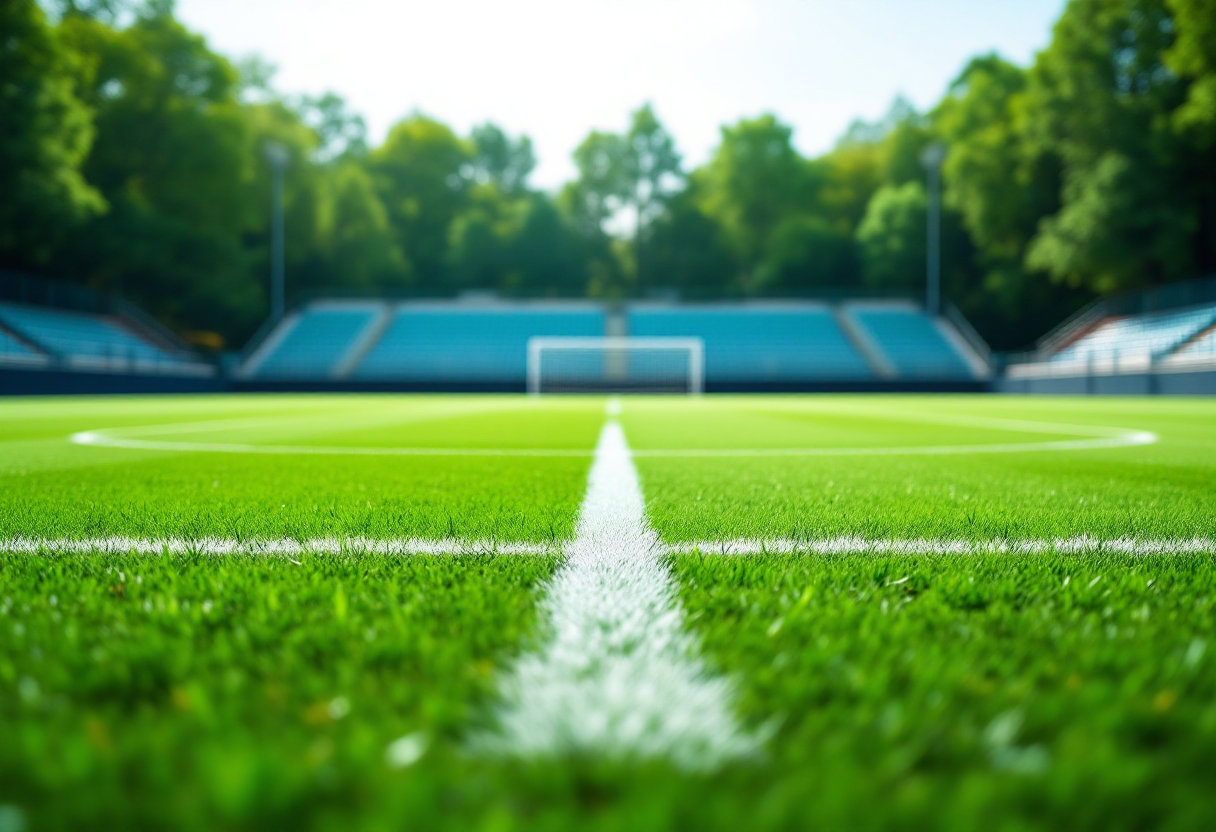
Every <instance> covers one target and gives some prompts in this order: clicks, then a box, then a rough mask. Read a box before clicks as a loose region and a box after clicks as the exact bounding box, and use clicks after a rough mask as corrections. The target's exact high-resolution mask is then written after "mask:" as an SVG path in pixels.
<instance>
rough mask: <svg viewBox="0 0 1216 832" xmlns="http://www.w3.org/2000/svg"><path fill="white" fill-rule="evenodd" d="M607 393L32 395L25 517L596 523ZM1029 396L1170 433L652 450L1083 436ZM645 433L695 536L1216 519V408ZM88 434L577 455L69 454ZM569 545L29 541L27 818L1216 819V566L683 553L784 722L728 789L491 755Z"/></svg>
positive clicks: (255, 825)
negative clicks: (109, 548) (539, 607)
mask: <svg viewBox="0 0 1216 832" xmlns="http://www.w3.org/2000/svg"><path fill="white" fill-rule="evenodd" d="M603 410H604V403H603V400H600V399H593V398H591V399H557V400H554V399H544V400H540V401H529V400H526V399H523V398H518V397H442V396H369V397H360V396H333V397H322V396H315V397H314V396H262V397H258V396H251V397H236V396H233V397H209V398H208V397H202V398H199V397H169V398H110V399H105V398H97V399H59V400H37V399H31V400H25V401H0V538H11V537H14V536H35V537H55V538H59V537H63V538H74V539H80V538H85V537H93V536H108V535H132V536H142V537H163V536H170V535H173V536H182V537H187V538H201V537H204V536H218V537H224V538H255V539H274V538H278V537H291V538H295V539H299V540H307V539H309V538H315V537H329V536H338V537H342V536H348V535H358V536H367V537H372V538H401V537H414V536H417V537H424V538H439V537H449V536H451V537H457V538H462V539H468V540H485V539H494V540H498V541H501V542H540V543H545V542H552V543H556V542H560V541H562V540H565V539H568V538H569V537H570V536H571V535H572V533H573V523H574V518H575V516H576V514H577V509H578V505H579V502H580V500H581V498H582V495H583V491H584V489H585V485H586V475H587V470H588V467H589V465H590V461H591V458H590V455H589V453H590V450H591V449H592V448H593V447H594V444H595V441H596V436H597V434H598V432H599V429H600V426H601V424H602V423H603V419H604V416H603ZM993 419H1004V420H1025V421H1032V422H1048V423H1056V424H1057V425H1066V426H1067V425H1072V426H1077V425H1080V426H1097V427H1099V428H1108V429H1116V428H1121V429H1131V430H1142V431H1153V432H1155V433H1157V434H1158V435H1159V436H1160V442H1158V443H1157V444H1152V445H1143V446H1138V447H1122V448H1106V449H1089V450H1077V451H1059V450H1056V451H1028V452H1024V453H1016V454H960V455H949V456H932V455H930V456H877V455H868V454H858V455H850V456H753V457H748V456H737V457H727V458H697V457H687V456H662V455H658V456H656V455H646V452H648V451H650V452H654V451H680V450H685V451H687V450H690V449H691V450H695V449H723V448H726V449H748V448H892V447H905V446H926V445H971V444H974V445H985V444H993V443H1023V442H1024V443H1034V442H1043V441H1053V440H1069V439H1076V438H1077V436H1076V435H1075V434H1070V433H1068V432H1067V430H1068V429H1067V428H1066V427H1062V428H1058V430H1059V431H1060V432H1059V433H1056V432H1054V431H1055V430H1057V429H1053V428H1050V427H1042V426H1040V427H1038V428H1037V429H1035V430H1031V429H1029V428H1030V426H1027V425H1021V426H1017V425H997V424H995V423H993V422H992V421H991V420H993ZM985 420H987V421H985ZM622 421H623V424H624V426H625V430H626V433H627V435H628V437H629V440H630V443H631V445H632V446H633V447H634V449H635V450H637V451H639V452H640V455H639V456H638V458H637V466H638V469H639V471H640V473H641V476H642V480H643V486H644V488H645V492H646V498H647V503H648V510H649V514H650V517H651V521H652V522H653V524H654V525H655V527H656V528H657V529H658V531H659V532H660V533H661V534H662V535H663V537H664V538H666V539H667V540H669V541H713V540H718V539H732V538H769V539H771V538H776V537H794V538H800V539H822V538H831V537H836V536H840V535H849V536H863V537H868V538H892V537H894V538H909V537H921V536H925V537H932V538H950V539H957V540H982V541H988V540H992V539H995V538H1008V539H1012V540H1017V539H1024V538H1034V539H1043V538H1052V537H1059V536H1071V535H1078V534H1088V535H1091V536H1096V537H1099V538H1112V537H1122V536H1127V535H1135V536H1139V537H1142V538H1154V539H1164V540H1171V539H1191V538H1194V537H1196V536H1207V537H1212V536H1216V514H1214V512H1213V510H1212V507H1213V496H1214V494H1216V491H1214V488H1213V484H1214V483H1216V439H1214V438H1213V436H1212V429H1211V426H1212V425H1213V424H1216V403H1212V402H1209V401H1206V400H1192V401H1185V400H1146V399H1115V400H1101V399H1094V400H1070V399H1034V398H1015V397H991V398H989V397H937V398H933V397H916V396H889V397H845V396H839V397H828V396H823V397H801V396H791V397H769V398H765V397H720V398H716V397H707V398H705V399H703V400H700V401H694V400H685V399H654V400H647V399H627V400H626V401H625V406H624V413H623V415H622ZM186 423H189V424H186ZM194 423H202V424H194ZM84 430H108V431H112V435H115V436H131V437H139V436H143V437H146V438H147V439H161V440H168V441H189V442H202V443H216V442H219V443H234V442H235V443H247V444H257V445H292V446H301V445H302V446H317V447H328V448H341V447H355V448H359V447H384V448H393V447H397V448H401V447H410V448H425V447H430V448H482V449H486V448H491V449H492V448H501V449H516V450H519V449H528V448H542V449H557V450H563V451H570V452H573V454H574V455H571V456H540V457H518V456H501V457H498V456H357V455H342V454H339V455H290V454H233V453H202V452H190V451H184V450H181V451H170V450H133V449H124V448H110V447H94V446H81V445H76V444H71V443H70V442H68V441H67V438H66V437H67V436H68V435H69V434H71V433H74V432H78V431H84ZM165 431H176V432H165ZM294 561H299V562H298V563H296V562H294ZM555 563H556V559H555V558H554V557H547V556H531V557H500V556H460V557H456V556H425V557H423V556H410V557H381V556H375V555H344V556H318V555H302V556H299V557H297V558H292V559H288V558H283V557H215V556H212V557H207V556H199V555H168V554H165V555H143V556H141V555H114V554H109V555H107V554H92V555H71V556H67V555H0V828H3V824H5V823H9V822H10V821H11V820H12V819H13V818H14V817H18V814H15V813H19V816H20V817H21V818H23V819H24V821H25V824H26V826H27V828H29V829H116V828H127V829H158V828H182V829H219V828H233V829H264V828H300V829H335V830H336V829H342V830H347V829H368V830H378V829H397V828H409V827H413V828H426V829H496V830H497V829H516V828H518V829H523V828H527V829H567V828H582V829H604V830H608V829H619V828H629V829H643V830H645V829H654V830H660V829H671V828H688V829H694V828H695V829H731V830H733V829H742V828H750V829H773V830H777V829H807V828H830V829H850V830H854V829H909V830H912V829H927V828H937V829H951V830H953V829H958V830H966V829H976V828H984V829H997V830H1011V832H1012V830H1022V829H1032V828H1053V829H1069V830H1074V829H1095V830H1098V829H1102V830H1107V829H1116V830H1119V829H1127V830H1133V829H1145V828H1154V829H1169V830H1206V829H1209V828H1210V827H1211V823H1210V820H1211V817H1210V816H1211V809H1210V807H1211V798H1210V794H1211V793H1212V790H1213V788H1216V780H1214V779H1213V775H1212V772H1213V771H1216V751H1214V749H1216V636H1213V633H1216V609H1214V604H1216V562H1214V560H1213V554H1201V555H1189V556H1152V557H1126V556H1101V555H1084V556H1073V555H1061V554H1042V555H1033V556H1026V555H1021V556H1012V555H1002V556H977V557H907V556H899V557H896V556H877V555H852V556H816V557H805V556H803V557H797V556H763V557H761V556H747V557H722V556H699V555H684V556H678V557H676V558H674V559H673V568H674V570H675V573H676V575H677V577H678V579H679V582H680V586H681V592H682V598H683V603H684V605H685V608H686V611H687V612H688V614H689V626H690V627H691V628H692V629H693V630H694V631H695V633H696V634H697V635H698V636H699V637H700V638H701V639H702V642H703V649H704V653H705V657H706V659H707V660H708V662H709V663H710V664H711V665H712V666H713V667H714V668H716V669H717V670H719V671H721V672H723V673H726V674H728V675H730V676H731V677H732V678H734V679H735V681H736V682H737V685H738V688H739V693H740V700H739V715H740V718H741V719H742V720H743V721H744V722H745V723H747V724H748V725H750V726H753V727H756V726H764V725H768V726H772V727H775V730H776V732H775V734H774V735H773V737H772V738H771V740H769V742H768V743H767V756H766V758H765V759H764V760H761V761H758V762H754V763H750V764H737V765H733V766H730V767H728V768H727V769H725V770H723V771H720V772H718V773H716V774H713V775H710V776H707V777H690V776H686V775H682V774H680V773H678V772H675V771H672V770H671V769H670V768H669V767H668V766H666V765H664V764H662V763H655V764H649V765H645V766H637V767H626V766H621V765H610V764H607V763H605V762H604V761H601V760H595V759H580V760H559V761H532V762H521V761H490V760H484V759H478V758H475V757H473V756H470V754H469V753H468V752H467V750H466V740H467V738H468V737H469V736H470V732H473V731H476V730H477V729H478V728H479V727H480V726H483V725H484V724H485V721H486V719H487V713H488V709H489V706H490V704H491V702H492V701H493V693H494V684H495V679H496V674H497V673H498V672H499V671H500V670H501V669H503V668H504V667H506V666H507V665H508V664H509V662H510V660H511V658H512V657H513V656H515V655H517V654H518V653H519V651H520V650H522V649H525V648H527V647H528V646H529V645H530V644H531V643H532V639H533V638H534V635H535V634H534V627H533V617H534V602H535V599H536V593H537V592H538V591H539V584H540V582H542V581H543V580H544V578H545V577H547V576H548V575H549V574H551V572H552V570H553V568H554V565H555ZM403 736H409V737H411V742H412V743H413V744H414V745H415V748H416V750H420V751H422V756H421V757H420V758H419V759H418V760H417V761H416V762H414V763H413V764H412V765H408V766H405V767H400V768H395V767H393V766H391V765H389V763H388V762H387V761H386V756H385V754H386V749H387V748H388V747H389V745H390V744H391V743H392V742H393V741H394V740H396V739H398V738H400V737H403ZM10 825H11V824H10Z"/></svg>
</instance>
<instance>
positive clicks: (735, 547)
mask: <svg viewBox="0 0 1216 832" xmlns="http://www.w3.org/2000/svg"><path fill="white" fill-rule="evenodd" d="M1052 552H1055V553H1059V554H1077V555H1079V554H1098V553H1106V554H1117V555H1200V554H1211V553H1216V539H1213V538H1210V537H1192V538H1189V539H1179V540H1163V539H1152V538H1149V539H1141V538H1135V537H1119V538H1113V539H1112V538H1100V537H1090V536H1088V535H1077V536H1075V537H1058V538H1050V539H1049V538H1041V539H1035V538H1028V539H1024V540H1002V539H994V540H958V539H954V540H951V539H936V540H935V539H933V538H907V539H900V538H880V539H870V538H864V537H833V538H828V539H826V540H791V539H788V538H778V539H773V540H759V539H756V540H748V539H739V540H707V541H702V542H696V543H673V544H670V545H668V546H667V553H668V554H670V555H691V554H703V555H728V556H729V555H854V554H855V555H1005V554H1008V555H1034V554H1045V553H1052Z"/></svg>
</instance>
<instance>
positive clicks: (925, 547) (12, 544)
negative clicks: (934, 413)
mask: <svg viewBox="0 0 1216 832" xmlns="http://www.w3.org/2000/svg"><path fill="white" fill-rule="evenodd" d="M561 548H563V547H562V546H560V545H553V544H546V543H506V542H502V541H496V540H460V539H457V538H440V539H433V540H427V539H424V538H393V539H387V540H374V539H371V538H362V537H353V538H336V537H330V538H315V539H311V540H296V539H294V538H275V539H237V538H223V537H204V538H194V539H192V538H184V537H128V536H122V535H116V536H111V537H91V538H79V539H76V538H44V537H12V538H7V539H0V553H6V554H96V553H106V554H142V555H158V554H164V553H166V552H168V553H170V554H187V553H189V554H199V555H302V554H317V555H341V554H378V555H478V554H498V555H551V554H556V553H558V552H559V551H560V550H561ZM565 548H568V546H567V547H565ZM652 551H653V552H654V553H655V555H656V556H658V557H665V556H670V555H687V554H704V555H792V554H796V555H849V554H857V555H888V554H890V555H992V554H1008V555H1031V554H1041V553H1051V552H1054V553H1058V554H1099V553H1107V554H1119V555H1196V554H1210V553H1211V554H1216V539H1213V538H1210V537H1191V538H1179V539H1166V538H1136V537H1119V538H1102V537H1091V536H1089V535H1077V536H1074V537H1059V538H1027V539H1021V540H1018V539H1006V538H1002V539H992V540H959V539H951V538H865V537H833V538H826V539H822V540H794V539H790V538H770V539H764V538H751V539H749V538H740V539H736V540H703V541H695V542H688V543H670V544H662V543H657V542H656V543H654V548H653V550H652Z"/></svg>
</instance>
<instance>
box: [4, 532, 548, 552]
mask: <svg viewBox="0 0 1216 832" xmlns="http://www.w3.org/2000/svg"><path fill="white" fill-rule="evenodd" d="M557 551H558V548H557V547H556V546H551V545H547V544H544V543H503V542H499V541H496V540H457V539H454V538H446V539H439V540H422V539H417V538H399V539H390V540H372V539H369V538H363V537H349V538H335V537H328V538H316V539H312V540H294V539H292V538H277V539H270V540H266V539H260V540H259V539H244V540H242V539H235V538H222V537H204V538H199V539H189V538H182V537H157V538H149V537H122V536H115V537H93V538H82V539H79V540H74V539H69V538H40V537H14V538H9V539H7V540H0V552H6V553H13V554H40V553H45V554H56V555H58V554H94V553H98V552H103V553H109V554H141V555H159V554H164V553H166V552H168V553H170V554H198V555H303V554H318V555H341V554H376V555H481V554H486V555H550V554H556V553H557Z"/></svg>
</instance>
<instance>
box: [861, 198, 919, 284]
mask: <svg viewBox="0 0 1216 832" xmlns="http://www.w3.org/2000/svg"><path fill="white" fill-rule="evenodd" d="M927 211H928V207H927V202H926V199H925V188H924V186H923V185H921V184H920V183H919V182H909V183H907V184H906V185H903V186H900V187H895V186H892V185H886V186H884V187H882V188H880V189H879V190H878V191H877V192H875V194H874V196H873V197H872V198H871V199H870V204H869V206H868V207H867V208H866V215H865V218H864V219H863V220H862V221H861V225H859V226H858V227H857V242H858V244H859V245H860V246H861V252H862V259H863V262H864V264H865V265H864V267H863V269H864V273H865V279H866V282H867V283H868V284H870V285H871V286H875V287H879V288H885V289H912V288H914V287H915V286H917V285H918V284H920V283H921V282H923V279H924V270H925V265H924V264H925V244H926V243H925V217H926V215H927Z"/></svg>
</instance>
